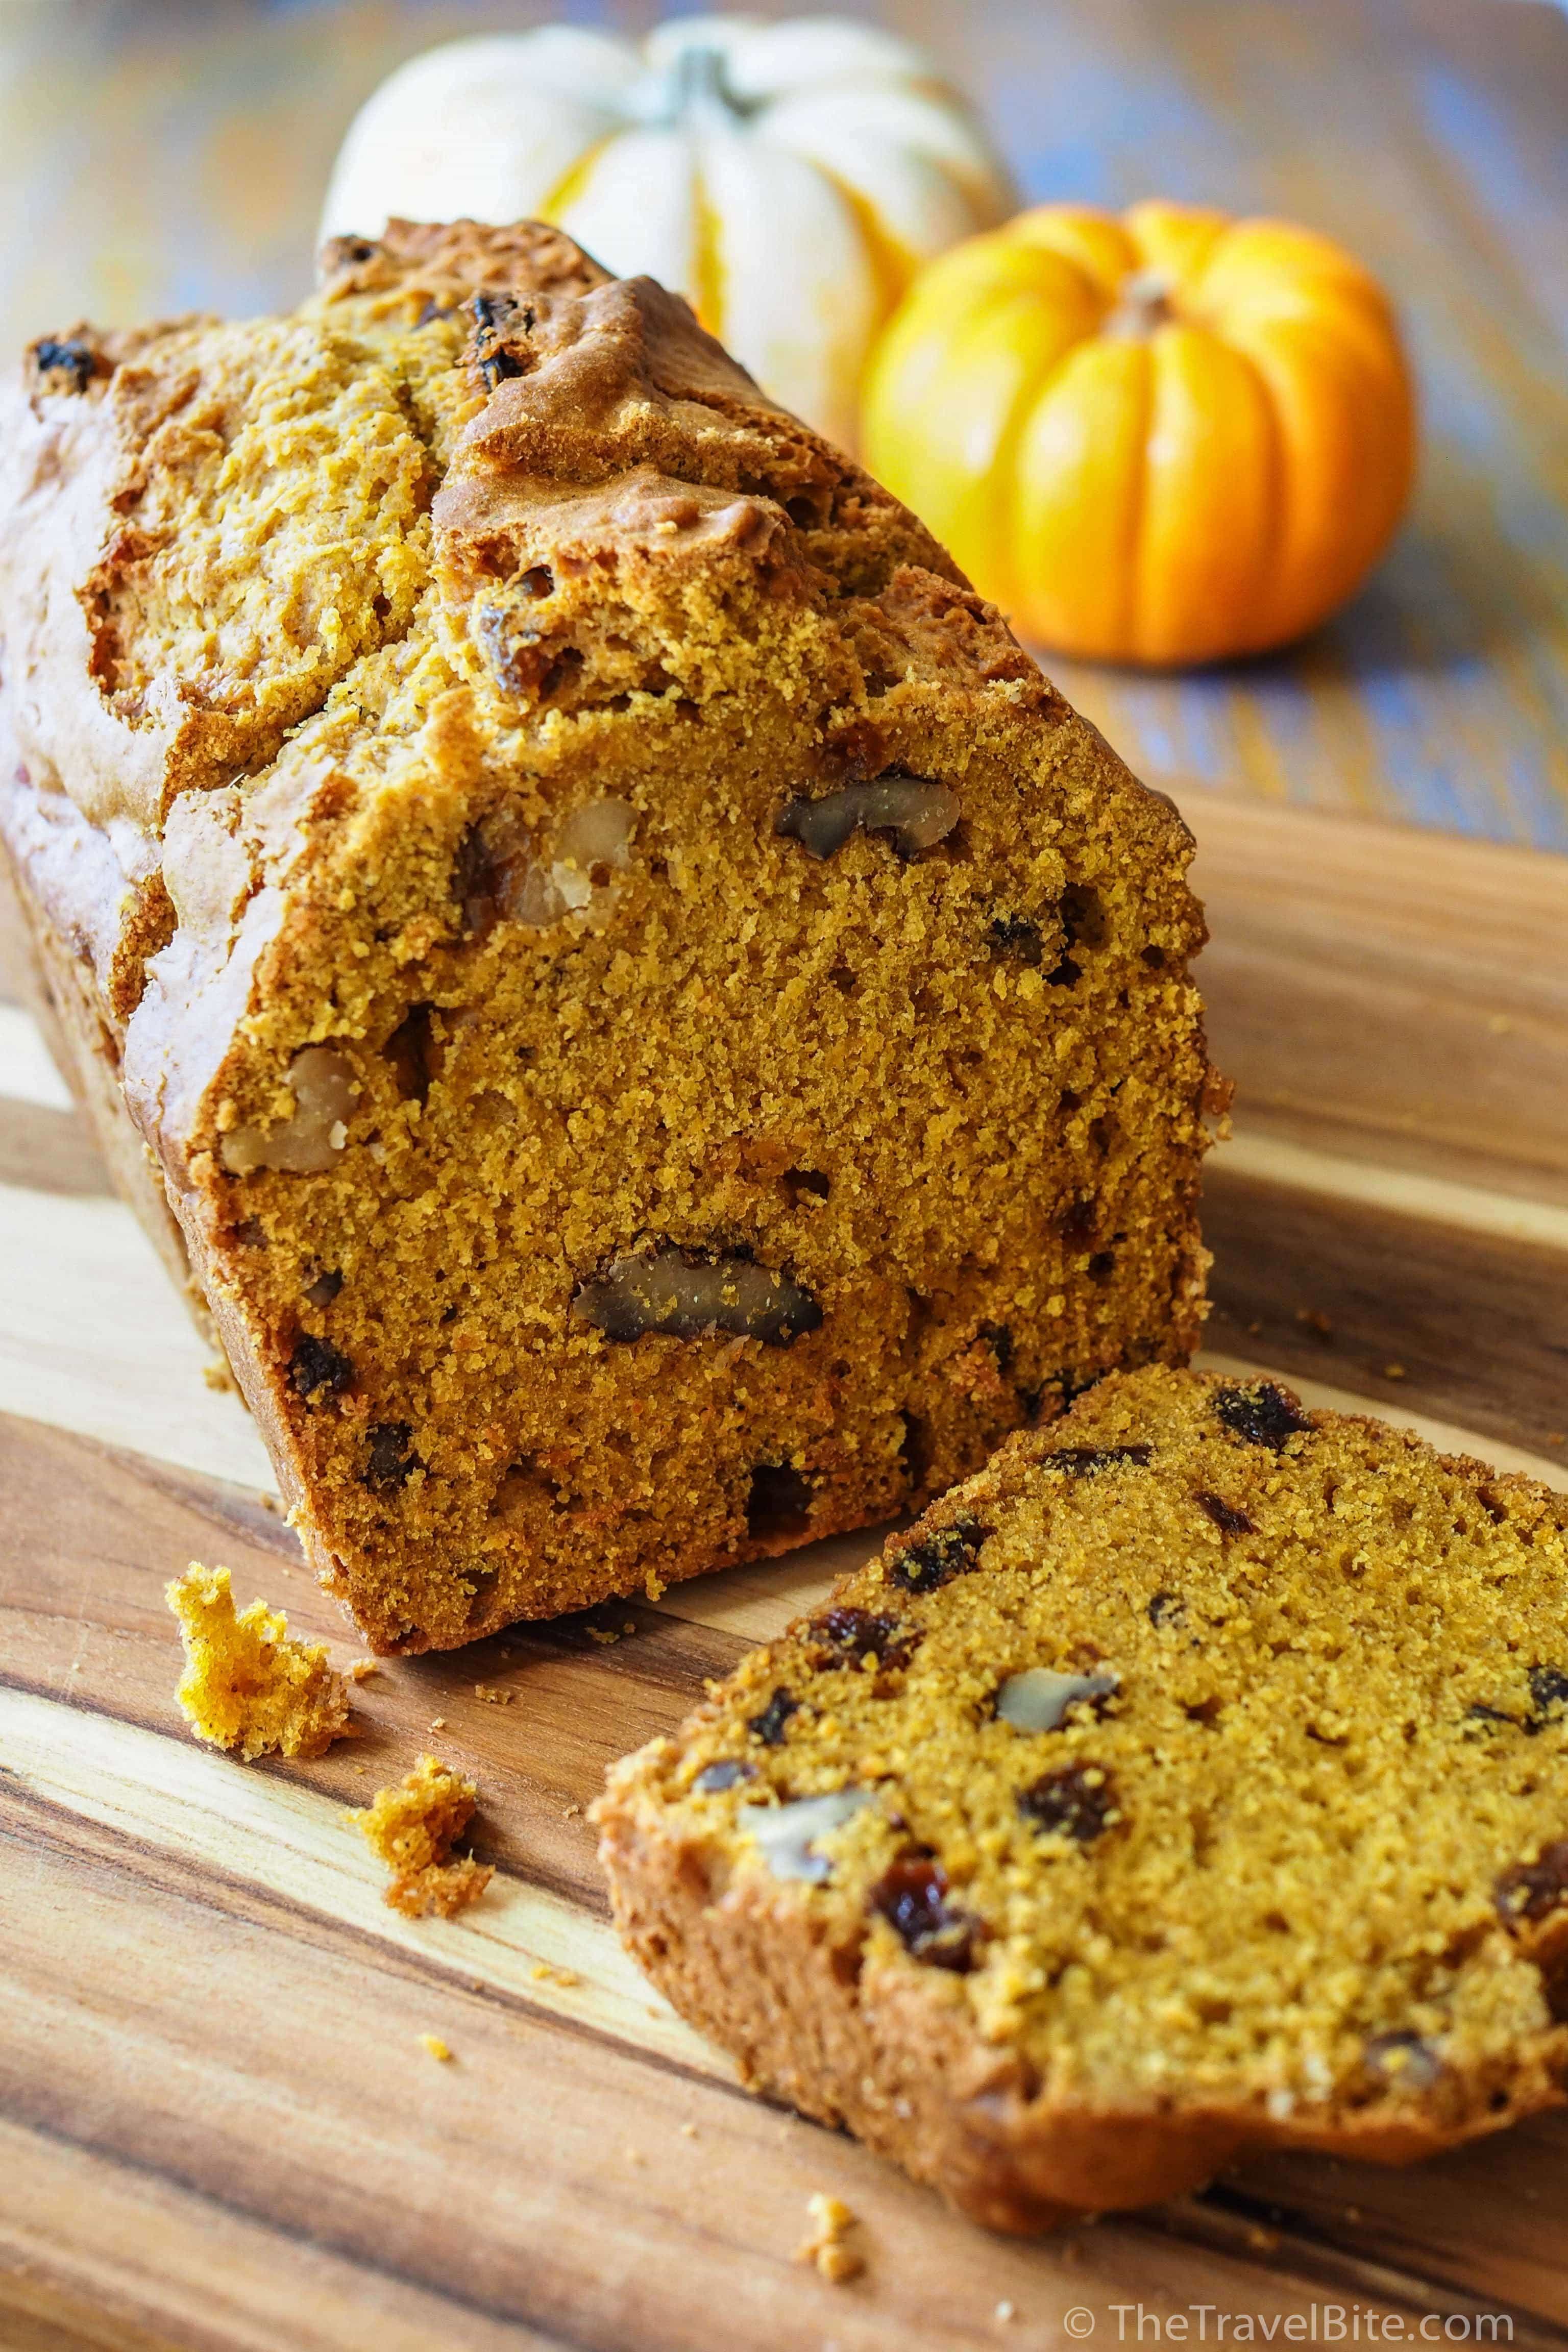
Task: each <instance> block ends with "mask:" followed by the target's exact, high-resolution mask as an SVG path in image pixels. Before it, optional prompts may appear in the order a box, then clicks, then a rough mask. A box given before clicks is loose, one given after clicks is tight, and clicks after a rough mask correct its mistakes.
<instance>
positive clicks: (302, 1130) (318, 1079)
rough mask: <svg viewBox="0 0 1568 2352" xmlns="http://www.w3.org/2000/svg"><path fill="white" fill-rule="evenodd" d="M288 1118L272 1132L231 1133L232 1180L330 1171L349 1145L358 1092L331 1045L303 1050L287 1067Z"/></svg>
mask: <svg viewBox="0 0 1568 2352" xmlns="http://www.w3.org/2000/svg"><path fill="white" fill-rule="evenodd" d="M289 1089H290V1091H291V1092H292V1094H293V1097H294V1108H293V1111H292V1113H291V1115H290V1116H289V1118H286V1119H282V1120H280V1121H279V1124H278V1125H277V1126H276V1127H235V1128H231V1129H229V1131H228V1133H227V1134H226V1136H225V1137H224V1139H223V1146H222V1158H223V1164H224V1166H225V1167H226V1169H227V1171H228V1172H229V1174H230V1175H231V1176H248V1175H250V1174H251V1173H252V1172H253V1171H255V1170H256V1169H258V1168H276V1169H279V1170H281V1171H283V1172H284V1173H285V1174H287V1175H289V1176H319V1175H321V1172H322V1171H323V1170H325V1169H328V1168H335V1167H336V1165H337V1163H338V1158H339V1155H340V1153H341V1152H342V1148H343V1146H344V1144H345V1143H346V1142H347V1141H348V1121H349V1119H350V1118H352V1117H353V1107H354V1097H355V1095H356V1094H357V1093H358V1091H359V1089H358V1087H357V1086H356V1085H355V1083H354V1075H353V1069H352V1067H351V1066H350V1064H349V1061H348V1057H347V1055H343V1054H339V1053H336V1052H334V1050H333V1049H332V1047H331V1045H307V1046H306V1047H305V1050H304V1052H303V1053H301V1054H296V1055H295V1056H294V1058H293V1060H292V1061H291V1062H290V1063H289Z"/></svg>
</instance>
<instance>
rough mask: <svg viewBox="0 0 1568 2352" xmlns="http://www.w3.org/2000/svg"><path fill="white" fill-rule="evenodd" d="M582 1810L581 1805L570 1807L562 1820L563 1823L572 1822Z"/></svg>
mask: <svg viewBox="0 0 1568 2352" xmlns="http://www.w3.org/2000/svg"><path fill="white" fill-rule="evenodd" d="M582 1810H583V1808H582V1806H581V1805H568V1806H567V1808H566V1810H565V1811H564V1812H563V1814H562V1816H561V1818H562V1820H563V1822H569V1821H572V1820H574V1818H575V1816H576V1815H577V1814H579V1813H580V1812H581V1811H582Z"/></svg>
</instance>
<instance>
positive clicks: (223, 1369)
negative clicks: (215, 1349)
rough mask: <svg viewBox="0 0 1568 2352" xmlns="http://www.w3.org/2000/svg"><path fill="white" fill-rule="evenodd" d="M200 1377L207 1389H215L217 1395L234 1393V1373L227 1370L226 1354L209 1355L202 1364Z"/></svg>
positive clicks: (231, 1394)
mask: <svg viewBox="0 0 1568 2352" xmlns="http://www.w3.org/2000/svg"><path fill="white" fill-rule="evenodd" d="M202 1378H203V1380H204V1381H205V1382H206V1384H207V1386H208V1388H209V1389H216V1391H217V1392H218V1394H219V1396H233V1395H234V1394H235V1385H234V1374H233V1373H232V1372H231V1371H230V1370H229V1368H228V1359H227V1357H226V1356H211V1357H209V1358H208V1360H207V1361H206V1362H205V1364H204V1365H203V1366H202Z"/></svg>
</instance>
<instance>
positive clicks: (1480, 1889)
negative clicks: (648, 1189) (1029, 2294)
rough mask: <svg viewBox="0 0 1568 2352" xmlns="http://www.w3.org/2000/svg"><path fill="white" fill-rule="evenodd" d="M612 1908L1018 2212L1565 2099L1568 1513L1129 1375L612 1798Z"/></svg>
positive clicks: (735, 2013)
mask: <svg viewBox="0 0 1568 2352" xmlns="http://www.w3.org/2000/svg"><path fill="white" fill-rule="evenodd" d="M598 1817H599V1821H600V1825H601V1831H602V1838H603V1843H602V1848H601V1853H602V1858H603V1860H604V1862H605V1866H606V1868H607V1870H608V1873H609V1876H610V1882H611V1886H612V1889H613V1893H614V1898H615V1906H616V1918H617V1921H618V1924H619V1927H620V1929H621V1932H622V1935H623V1936H624V1937H625V1938H626V1942H627V1944H628V1945H629V1947H630V1948H631V1949H632V1951H633V1952H634V1953H635V1954H636V1955H637V1958H638V1959H639V1960H640V1961H641V1962H642V1964H643V1966H644V1967H645V1968H646V1969H647V1970H648V1972H649V1974H650V1975H651V1976H652V1977H653V1978H654V1979H656V1981H657V1982H658V1984H659V1985H660V1986H661V1987H662V1988H663V1989H664V1990H665V1991H666V1992H667V1993H668V1995H669V1997H670V1999H671V2000H673V2001H674V2002H675V2004H676V2006H677V2008H678V2009H679V2010H680V2011H681V2012H682V2013H683V2015H685V2016H686V2017H688V2018H689V2019H690V2020H691V2021H692V2022H693V2023H694V2024H697V2025H699V2026H700V2027H701V2028H703V2029H704V2030H705V2031H706V2032H710V2033H711V2034H712V2035H713V2036H714V2038H715V2039H716V2040H718V2041H720V2042H723V2043H724V2044H725V2045H726V2046H727V2047H728V2048H729V2049H731V2051H733V2052H734V2053H736V2055H737V2056H738V2057H739V2058H740V2059H741V2061H742V2064H743V2066H744V2067H745V2069H746V2070H747V2073H748V2074H749V2075H750V2077H751V2078H752V2080H753V2081H754V2082H755V2083H756V2084H758V2085H759V2086H761V2087H763V2088H764V2089H767V2090H770V2091H773V2092H775V2093H777V2094H779V2095H781V2096H783V2097H784V2098H787V2099H790V2100H793V2101H794V2102H795V2105H798V2106H800V2107H803V2108H805V2111H806V2112H807V2113H808V2114H811V2115H813V2116H819V2117H821V2118H822V2119H823V2120H824V2121H826V2122H832V2123H838V2122H842V2123H845V2124H847V2125H848V2126H849V2127H850V2128H851V2129H852V2130H853V2131H855V2132H857V2133H858V2135H859V2136H860V2137H862V2138H864V2139H866V2140H868V2142H870V2144H871V2145H872V2146H873V2147H879V2148H880V2149H882V2150H884V2151H885V2152H886V2153H887V2154H889V2155H890V2156H893V2157H896V2158H899V2160H900V2162H901V2163H903V2164H904V2165H905V2166H907V2167H908V2168H909V2169H910V2171H911V2172H912V2173H914V2174H915V2175H916V2176H917V2178H919V2179H923V2180H929V2181H932V2182H934V2183H935V2184H936V2185H937V2186H938V2187H939V2188H940V2189H942V2190H944V2191H945V2193H946V2194H947V2195H948V2196H949V2197H950V2198H952V2200H954V2201H955V2202H956V2203H958V2204H960V2205H962V2206H963V2207H965V2208H966V2209H968V2210H970V2211H971V2212H973V2213H974V2214H975V2215H976V2216H978V2217H979V2218H980V2219H981V2220H983V2221H988V2222H991V2223H993V2224H994V2225H996V2226H998V2227H1002V2228H1006V2229H1027V2228H1033V2227H1042V2226H1046V2225H1048V2224H1049V2223H1050V2222H1052V2221H1056V2220H1058V2219H1061V2218H1065V2217H1067V2216H1068V2215H1071V2214H1073V2213H1080V2212H1082V2211H1084V2210H1100V2209H1102V2208H1106V2207H1113V2206H1121V2205H1132V2204H1138V2203H1142V2202H1144V2201H1146V2200H1152V2199H1154V2198H1159V2197H1164V2196H1169V2195H1171V2194H1173V2193H1175V2192H1177V2191H1179V2190H1183V2189H1188V2188H1191V2187H1192V2186H1194V2184H1196V2183H1197V2182H1199V2181H1201V2180H1203V2179H1205V2178H1206V2177H1207V2176H1208V2175H1209V2174H1211V2173H1212V2172H1213V2171H1214V2170H1215V2168H1216V2167H1218V2166H1219V2165H1221V2164H1222V2163H1224V2162H1225V2161H1226V2159H1227V2158H1230V2157H1232V2156H1233V2155H1234V2154H1235V2153H1236V2152H1237V2150H1238V2149H1239V2148H1241V2147H1246V2146H1247V2145H1248V2144H1272V2145H1275V2146H1288V2147H1314V2148H1327V2149H1332V2150H1336V2151H1338V2152H1340V2153H1342V2154H1343V2155H1346V2156H1357V2157H1368V2158H1376V2159H1378V2160H1381V2161H1388V2162H1402V2161H1404V2160H1405V2159H1406V2158H1413V2157H1417V2156H1421V2155H1425V2154H1426V2153H1428V2152H1429V2151H1432V2150H1435V2149H1437V2148H1441V2147H1447V2146H1449V2145H1451V2144H1453V2143H1455V2142H1457V2141H1460V2140H1464V2139H1467V2138H1468V2137H1471V2136H1473V2135H1475V2134H1478V2133H1481V2132H1489V2131H1494V2130H1496V2129H1497V2128H1498V2127H1499V2126H1500V2125H1503V2124H1506V2123H1508V2122H1510V2121H1511V2120H1512V2119H1513V2118H1514V2117H1516V2116H1521V2115H1524V2114H1527V2113H1528V2112H1530V2111H1531V2109H1533V2108H1537V2107H1542V2106H1545V2105H1549V2104H1551V2103H1552V2102H1554V2101H1556V2100H1558V2099H1560V2098H1561V2096H1562V2093H1563V2084H1564V2081H1565V2079H1568V2023H1564V2019H1565V2017H1568V1498H1564V1497H1563V1496H1560V1495H1554V1494H1552V1493H1551V1492H1549V1491H1548V1490H1547V1489H1545V1488H1544V1487H1542V1486H1536V1485H1534V1484H1532V1483H1531V1482H1530V1481H1529V1480H1527V1479H1524V1478H1521V1477H1518V1476H1514V1475H1509V1476H1499V1475H1496V1474H1494V1473H1493V1472H1492V1471H1490V1470H1489V1469H1487V1468H1486V1467H1485V1466H1484V1465H1482V1464H1480V1463H1479V1462H1471V1461H1465V1460H1459V1459H1455V1458H1451V1457H1447V1456H1444V1455H1441V1454H1436V1453H1434V1452H1433V1451H1432V1450H1431V1448H1430V1447H1428V1446H1426V1445H1425V1444H1422V1443H1421V1442H1420V1441H1419V1440H1418V1439H1417V1438H1415V1436H1414V1435H1412V1434H1411V1433H1408V1432H1405V1431H1401V1430H1395V1429H1390V1428H1386V1427H1384V1426H1383V1425H1382V1424H1380V1423H1376V1422H1373V1421H1363V1420H1358V1419H1350V1418H1343V1417H1341V1416H1339V1415H1336V1414H1333V1413H1328V1412H1311V1413H1309V1412H1303V1411H1302V1410H1301V1408H1300V1405H1299V1404H1298V1402H1297V1401H1296V1399H1295V1398H1294V1397H1292V1396H1291V1395H1290V1394H1289V1392H1288V1391H1285V1390H1282V1389H1279V1388H1276V1387H1273V1386H1271V1385H1268V1384H1267V1383H1259V1384H1257V1385H1254V1386H1250V1387H1241V1386H1235V1385H1230V1384H1226V1382H1224V1381H1218V1380H1215V1379H1207V1378H1200V1377H1199V1376H1197V1375H1195V1374H1192V1373H1184V1372H1170V1371H1165V1370H1146V1371H1142V1372H1138V1373H1133V1374H1130V1375H1127V1376H1124V1377H1112V1378H1111V1379H1109V1380H1107V1381H1105V1382H1103V1383H1102V1384H1101V1386H1100V1388H1098V1389H1097V1390H1096V1391H1094V1392H1093V1394H1092V1395H1090V1396H1089V1397H1086V1398H1085V1399H1083V1400H1082V1401H1081V1402H1079V1403H1078V1404H1077V1405H1076V1406H1075V1407H1074V1408H1073V1410H1072V1411H1071V1412H1069V1413H1068V1415H1067V1416H1066V1417H1065V1419H1063V1420H1061V1421H1058V1423H1055V1424H1054V1425H1053V1426H1051V1427H1049V1428H1046V1429H1042V1430H1038V1431H1032V1432H1028V1433H1020V1434H1019V1435H1016V1436H1015V1437H1013V1438H1012V1439H1010V1440H1009V1441H1008V1443H1007V1444H1005V1445H1004V1446H1003V1448H1002V1449H1001V1451H1000V1453H999V1454H997V1456H996V1458H995V1460H994V1462H993V1463H992V1464H991V1465H990V1466H989V1467H988V1468H987V1469H986V1470H984V1472H982V1474H981V1475H979V1476H978V1477H976V1478H973V1479H972V1480H971V1481H969V1482H968V1484H967V1485H964V1486H961V1487H959V1488H958V1489H957V1491H956V1492H954V1493H953V1494H952V1495H949V1496H944V1497H943V1499H942V1501H941V1502H940V1503H938V1504H936V1505H935V1506H934V1507H932V1508H931V1510H929V1511H928V1512H927V1513H926V1515H925V1517H923V1519H921V1521H920V1522H919V1523H918V1524H917V1525H916V1526H915V1528H913V1530H912V1532H911V1533H910V1534H908V1535H903V1536H897V1537H895V1538H892V1539H891V1540H890V1541H889V1544H888V1546H887V1548H886V1550H885V1551H884V1553H883V1555H882V1557H881V1559H879V1560H877V1561H873V1562H872V1563H871V1564H870V1565H869V1566H868V1567H867V1568H865V1569H863V1570H859V1571H858V1572H857V1573H856V1574H854V1575H852V1576H850V1577H849V1578H847V1580H844V1581H843V1582H842V1583H841V1584H840V1585H839V1586H838V1588H837V1591H836V1592H835V1594H834V1597H833V1600H832V1603H831V1605H830V1606H827V1607H826V1608H824V1609H823V1610H822V1611H821V1612H819V1613H818V1614H816V1616H814V1617H813V1618H811V1619H810V1620H809V1621H807V1622H801V1623H798V1624H796V1625H795V1626H793V1627H792V1628H791V1629H790V1631H789V1633H787V1634H786V1635H785V1636H784V1639H783V1640H782V1641H779V1642H776V1643H773V1644H772V1645H771V1646H770V1647H768V1648H765V1649H762V1650H759V1651H757V1652H756V1653H755V1654H753V1655H752V1656H751V1657H749V1658H748V1659H747V1660H746V1661H745V1662H744V1664H742V1666H741V1668H740V1669H739V1670H738V1672H737V1673H736V1674H735V1675H733V1676H731V1679H730V1681H729V1682H728V1683H726V1684H725V1685H722V1686H721V1688H719V1689H718V1690H717V1691H716V1692H715V1693H714V1694H713V1696H711V1697H710V1701H709V1703H708V1704H707V1705H706V1706H703V1707H701V1708H700V1710H699V1711H698V1713H697V1714H696V1715H695V1716H693V1717H692V1718H691V1719H690V1721H689V1723H688V1724H687V1725H686V1726H685V1727H684V1728H683V1729H682V1730H681V1731H680V1732H679V1735H678V1736H677V1737H676V1738H666V1739H659V1740H656V1741H655V1742H654V1743H653V1744H652V1746H650V1747H648V1748H645V1749H644V1750H643V1751H642V1752H641V1754H640V1755H637V1756H634V1757H632V1758H629V1759H627V1760H626V1762H625V1763H623V1764H621V1765H619V1766H617V1767H616V1769H614V1771H613V1772H612V1774H611V1778H610V1786H609V1790H608V1793H607V1795H606V1796H605V1797H604V1798H603V1799H601V1801H600V1805H599V1810H598Z"/></svg>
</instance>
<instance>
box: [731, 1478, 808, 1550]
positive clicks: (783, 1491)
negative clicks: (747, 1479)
mask: <svg viewBox="0 0 1568 2352" xmlns="http://www.w3.org/2000/svg"><path fill="white" fill-rule="evenodd" d="M815 1494H816V1487H815V1486H813V1485H812V1483H811V1480H810V1479H809V1478H808V1477H807V1476H806V1475H805V1471H804V1470H797V1469H796V1468H795V1465H794V1463H793V1462H759V1463H758V1464H757V1465H756V1468H755V1469H754V1470H753V1471H752V1484H751V1488H750V1491H749V1492H748V1494H747V1496H746V1533H747V1534H748V1535H749V1536H773V1535H783V1534H784V1533H785V1532H786V1530H788V1529H790V1528H802V1527H804V1526H805V1521H806V1517H807V1516H808V1514H809V1512H810V1510H811V1498H812V1496H814V1495H815Z"/></svg>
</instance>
